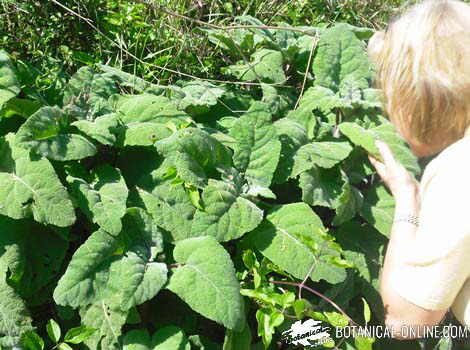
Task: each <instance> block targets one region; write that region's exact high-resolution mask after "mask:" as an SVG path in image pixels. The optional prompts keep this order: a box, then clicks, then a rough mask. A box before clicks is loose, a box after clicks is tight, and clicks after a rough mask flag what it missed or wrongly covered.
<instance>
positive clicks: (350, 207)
mask: <svg viewBox="0 0 470 350" xmlns="http://www.w3.org/2000/svg"><path fill="white" fill-rule="evenodd" d="M342 177H343V181H344V183H343V187H342V192H341V194H340V196H339V197H338V199H337V201H336V205H335V210H336V216H335V218H334V219H333V221H332V225H335V226H339V225H341V224H343V223H345V222H347V221H349V220H351V219H352V218H354V217H355V216H356V214H357V213H358V212H359V210H360V209H361V208H362V204H363V203H364V196H363V194H362V193H361V191H359V190H358V189H357V188H356V187H354V186H353V185H352V184H351V183H350V180H349V178H348V176H347V175H346V174H344V173H343V172H342Z"/></svg>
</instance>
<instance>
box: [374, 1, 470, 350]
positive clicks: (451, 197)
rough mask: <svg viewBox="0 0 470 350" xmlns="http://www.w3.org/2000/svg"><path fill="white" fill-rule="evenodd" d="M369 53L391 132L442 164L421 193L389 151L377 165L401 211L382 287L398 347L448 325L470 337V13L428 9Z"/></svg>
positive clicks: (439, 5)
mask: <svg viewBox="0 0 470 350" xmlns="http://www.w3.org/2000/svg"><path fill="white" fill-rule="evenodd" d="M368 50H369V55H370V57H371V59H372V61H373V62H374V64H375V67H376V83H377V85H378V87H380V88H381V89H382V91H383V94H384V101H385V109H386V112H387V114H388V116H389V118H390V120H391V122H392V123H393V124H394V125H395V126H396V128H397V130H398V131H399V132H400V134H401V135H402V137H403V138H404V139H405V140H406V141H407V142H408V144H409V145H410V148H411V150H412V152H414V154H415V155H416V156H417V157H429V156H435V158H434V159H432V161H431V162H430V163H428V165H427V166H426V167H425V169H424V172H423V175H422V177H421V180H420V182H419V183H418V182H417V181H416V180H415V178H414V177H413V176H412V175H411V174H409V173H408V172H407V170H406V169H405V168H404V167H403V166H402V165H401V164H400V163H399V162H398V161H397V160H396V159H394V157H393V154H392V153H391V151H390V149H389V148H388V146H387V145H386V144H385V143H381V142H379V143H378V148H379V149H380V153H381V155H382V157H383V160H384V161H383V162H380V161H378V160H377V159H375V158H373V157H372V155H369V159H370V161H371V163H372V164H373V165H374V167H375V168H376V170H377V172H378V173H379V175H380V177H381V178H382V180H383V182H384V183H385V185H386V186H387V187H388V188H389V190H390V192H391V193H392V194H393V196H394V198H395V201H396V202H395V220H394V224H393V227H392V232H391V233H390V241H389V245H388V248H387V251H386V256H385V261H384V266H383V270H382V272H381V277H380V294H381V296H382V300H383V303H384V307H385V323H386V325H388V326H391V327H393V329H394V331H395V332H396V334H395V336H396V337H398V338H420V337H422V336H423V332H424V331H425V330H426V329H428V330H429V329H430V328H429V327H430V326H434V325H437V324H439V323H440V322H441V321H442V320H443V319H444V318H445V317H446V316H447V317H449V316H450V317H455V318H456V319H457V321H458V322H459V323H460V324H461V326H462V327H464V326H467V327H470V280H469V277H470V128H469V126H470V6H469V5H467V4H465V3H464V2H461V1H451V0H428V1H423V2H422V3H419V4H417V5H415V6H413V7H411V8H410V9H409V10H408V11H406V12H405V13H404V14H403V15H401V16H400V17H399V18H398V19H396V20H394V21H393V22H392V23H390V24H389V26H388V28H387V29H386V30H385V31H383V32H378V33H376V34H375V35H374V36H373V37H372V38H371V40H370V42H369V47H368ZM413 218H414V219H415V220H413ZM428 326H429V327H428ZM426 327H428V328H426ZM469 331H470V328H469ZM420 332H421V333H420ZM458 349H464V347H463V346H462V347H459V348H458Z"/></svg>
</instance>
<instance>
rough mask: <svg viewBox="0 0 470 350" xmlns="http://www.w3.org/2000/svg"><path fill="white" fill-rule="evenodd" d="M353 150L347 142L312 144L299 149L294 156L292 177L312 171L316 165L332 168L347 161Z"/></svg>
mask: <svg viewBox="0 0 470 350" xmlns="http://www.w3.org/2000/svg"><path fill="white" fill-rule="evenodd" d="M352 150H353V148H352V147H351V145H350V144H349V142H346V141H335V142H330V141H324V142H312V143H309V144H306V145H304V146H302V147H300V148H299V150H298V151H297V153H296V154H295V156H294V169H293V170H292V177H295V176H297V175H299V174H300V173H302V172H304V171H306V170H310V169H311V168H313V167H314V166H315V165H316V166H319V167H322V168H332V167H334V166H335V165H337V164H338V163H340V162H342V161H343V160H344V159H346V158H347V157H348V156H349V154H350V153H351V152H352Z"/></svg>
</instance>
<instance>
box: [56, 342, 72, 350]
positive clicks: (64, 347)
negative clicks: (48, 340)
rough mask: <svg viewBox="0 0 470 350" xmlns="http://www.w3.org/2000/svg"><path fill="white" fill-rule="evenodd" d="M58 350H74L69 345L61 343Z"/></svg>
mask: <svg viewBox="0 0 470 350" xmlns="http://www.w3.org/2000/svg"><path fill="white" fill-rule="evenodd" d="M57 349H59V350H73V349H72V347H71V346H70V345H69V344H67V343H60V344H59V345H57Z"/></svg>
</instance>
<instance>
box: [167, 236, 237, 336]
mask: <svg viewBox="0 0 470 350" xmlns="http://www.w3.org/2000/svg"><path fill="white" fill-rule="evenodd" d="M173 256H174V258H175V260H176V261H177V262H178V263H182V264H183V265H182V266H180V267H178V268H176V269H175V271H174V273H173V275H172V276H171V278H170V281H169V284H168V286H167V288H168V289H169V290H171V291H172V292H174V293H175V294H177V295H178V296H179V297H180V298H181V299H183V300H184V301H185V302H186V303H187V304H188V305H189V306H190V307H191V308H192V309H193V310H194V311H196V312H198V313H200V314H202V315H203V316H205V317H207V318H209V319H211V320H213V321H216V322H218V323H221V324H223V325H224V326H225V327H226V328H229V329H233V330H242V329H243V327H244V320H245V314H244V307H243V300H242V297H241V295H240V285H239V283H238V280H237V279H236V277H235V269H234V267H233V263H232V260H231V259H230V255H229V254H228V253H227V252H226V251H225V249H224V248H223V247H222V246H221V245H220V244H219V243H217V241H216V240H215V239H214V238H213V237H210V236H207V237H196V238H189V239H186V240H184V241H180V242H178V243H177V244H176V247H175V249H174V251H173Z"/></svg>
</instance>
